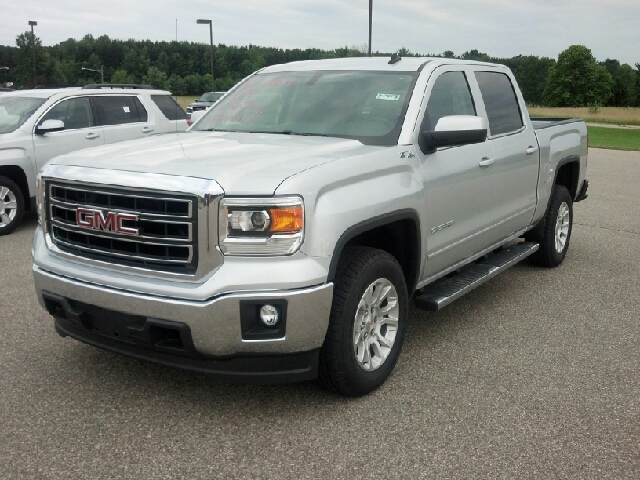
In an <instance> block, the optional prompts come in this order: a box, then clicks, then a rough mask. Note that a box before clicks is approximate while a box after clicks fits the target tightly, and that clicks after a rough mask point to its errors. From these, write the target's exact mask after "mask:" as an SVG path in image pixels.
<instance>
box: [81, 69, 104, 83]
mask: <svg viewBox="0 0 640 480" xmlns="http://www.w3.org/2000/svg"><path fill="white" fill-rule="evenodd" d="M82 70H89V71H90V72H98V73H99V74H100V81H101V83H104V65H102V66H100V70H96V69H94V68H87V67H82Z"/></svg>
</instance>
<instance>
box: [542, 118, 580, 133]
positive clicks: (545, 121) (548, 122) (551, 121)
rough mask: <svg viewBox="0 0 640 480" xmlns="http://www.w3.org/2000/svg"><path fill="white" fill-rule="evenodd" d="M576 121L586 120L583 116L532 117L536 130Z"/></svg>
mask: <svg viewBox="0 0 640 480" xmlns="http://www.w3.org/2000/svg"><path fill="white" fill-rule="evenodd" d="M574 122H584V120H583V119H582V118H547V117H531V124H532V125H533V128H534V129H535V130H542V129H543V128H549V127H555V126H556V125H566V124H568V123H574Z"/></svg>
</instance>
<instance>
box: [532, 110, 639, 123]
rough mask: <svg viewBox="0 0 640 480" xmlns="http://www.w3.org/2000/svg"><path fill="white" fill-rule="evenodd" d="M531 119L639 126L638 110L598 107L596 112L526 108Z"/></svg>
mask: <svg viewBox="0 0 640 480" xmlns="http://www.w3.org/2000/svg"><path fill="white" fill-rule="evenodd" d="M527 109H528V110H529V115H530V116H532V117H552V118H584V120H585V121H586V122H590V123H611V124H614V125H640V108H637V107H600V108H599V109H598V111H597V112H596V111H593V110H592V111H589V108H588V107H581V108H570V107H567V108H546V107H527Z"/></svg>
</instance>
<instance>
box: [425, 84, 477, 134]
mask: <svg viewBox="0 0 640 480" xmlns="http://www.w3.org/2000/svg"><path fill="white" fill-rule="evenodd" d="M475 114H476V108H475V106H474V105H473V98H472V97H471V91H470V90H469V84H468V83H467V77H466V76H465V74H464V72H445V73H443V74H442V75H440V76H439V77H438V78H437V79H436V82H435V83H434V84H433V88H432V89H431V95H430V96H429V102H428V103H427V112H426V116H425V119H424V122H423V124H422V129H423V130H433V129H434V128H436V125H437V123H438V120H440V119H441V118H442V117H446V116H448V115H475Z"/></svg>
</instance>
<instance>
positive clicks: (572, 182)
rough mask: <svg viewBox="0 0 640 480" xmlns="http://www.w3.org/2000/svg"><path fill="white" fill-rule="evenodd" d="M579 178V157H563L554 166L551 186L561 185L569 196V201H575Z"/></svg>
mask: <svg viewBox="0 0 640 480" xmlns="http://www.w3.org/2000/svg"><path fill="white" fill-rule="evenodd" d="M579 178H580V157H579V156H577V155H571V156H569V157H565V158H563V159H562V160H560V161H559V162H558V165H557V166H556V172H555V178H554V179H553V185H562V186H563V187H565V188H566V189H567V190H569V194H570V195H571V199H572V200H575V199H576V197H577V196H578V181H579Z"/></svg>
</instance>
